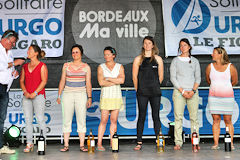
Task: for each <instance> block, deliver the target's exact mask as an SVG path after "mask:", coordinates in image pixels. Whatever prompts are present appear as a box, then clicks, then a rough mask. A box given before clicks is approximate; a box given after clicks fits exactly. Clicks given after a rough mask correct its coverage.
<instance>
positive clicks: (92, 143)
mask: <svg viewBox="0 0 240 160" xmlns="http://www.w3.org/2000/svg"><path fill="white" fill-rule="evenodd" d="M87 146H88V153H94V150H95V140H94V135H93V134H92V129H90V134H89V135H88V140H87Z"/></svg>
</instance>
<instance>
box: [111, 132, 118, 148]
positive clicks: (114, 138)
mask: <svg viewBox="0 0 240 160" xmlns="http://www.w3.org/2000/svg"><path fill="white" fill-rule="evenodd" d="M118 151H119V142H118V135H117V132H115V133H114V135H113V136H112V152H118Z"/></svg>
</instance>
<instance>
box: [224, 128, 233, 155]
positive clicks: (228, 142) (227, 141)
mask: <svg viewBox="0 0 240 160" xmlns="http://www.w3.org/2000/svg"><path fill="white" fill-rule="evenodd" d="M224 145H225V152H231V135H230V134H229V128H228V127H226V134H225V136H224Z"/></svg>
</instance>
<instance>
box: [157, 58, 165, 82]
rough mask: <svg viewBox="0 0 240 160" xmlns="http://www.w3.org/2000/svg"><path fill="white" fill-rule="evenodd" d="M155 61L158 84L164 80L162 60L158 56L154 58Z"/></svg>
mask: <svg viewBox="0 0 240 160" xmlns="http://www.w3.org/2000/svg"><path fill="white" fill-rule="evenodd" d="M155 58H156V60H157V63H158V66H159V67H158V76H159V82H160V84H161V83H162V81H163V78H164V66H163V60H162V57H160V56H155Z"/></svg>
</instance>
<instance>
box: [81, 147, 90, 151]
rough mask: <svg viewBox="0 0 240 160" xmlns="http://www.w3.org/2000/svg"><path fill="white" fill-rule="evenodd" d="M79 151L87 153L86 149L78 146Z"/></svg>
mask: <svg viewBox="0 0 240 160" xmlns="http://www.w3.org/2000/svg"><path fill="white" fill-rule="evenodd" d="M80 151H81V152H87V151H88V149H87V148H85V147H84V146H80Z"/></svg>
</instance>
